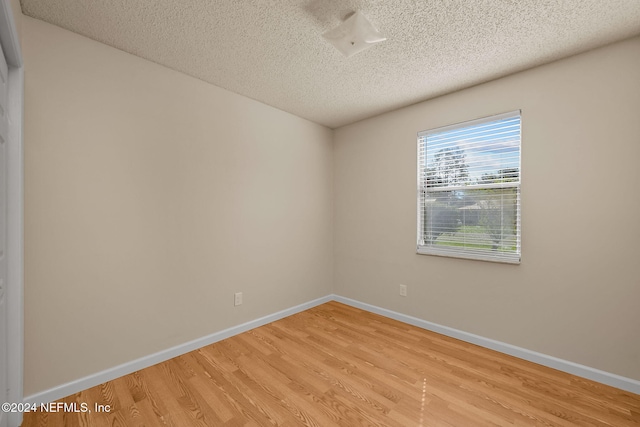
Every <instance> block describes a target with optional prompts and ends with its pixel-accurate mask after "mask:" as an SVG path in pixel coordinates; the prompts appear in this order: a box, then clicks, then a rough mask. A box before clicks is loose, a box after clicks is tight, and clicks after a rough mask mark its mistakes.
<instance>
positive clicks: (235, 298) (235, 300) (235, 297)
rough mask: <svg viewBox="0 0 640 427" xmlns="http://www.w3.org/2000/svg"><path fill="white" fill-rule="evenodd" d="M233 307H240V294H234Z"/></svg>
mask: <svg viewBox="0 0 640 427" xmlns="http://www.w3.org/2000/svg"><path fill="white" fill-rule="evenodd" d="M233 305H242V292H236V293H235V294H234V298H233Z"/></svg>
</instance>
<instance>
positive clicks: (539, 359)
mask: <svg viewBox="0 0 640 427" xmlns="http://www.w3.org/2000/svg"><path fill="white" fill-rule="evenodd" d="M329 301H338V302H341V303H343V304H347V305H350V306H352V307H356V308H360V309H362V310H366V311H370V312H372V313H376V314H379V315H381V316H384V317H388V318H391V319H395V320H398V321H400V322H404V323H407V324H410V325H414V326H417V327H419V328H423V329H427V330H429V331H433V332H437V333H439V334H442V335H446V336H449V337H452V338H457V339H459V340H461V341H465V342H469V343H472V344H477V345H479V346H481V347H485V348H489V349H491V350H496V351H499V352H501V353H504V354H508V355H511V356H515V357H518V358H520V359H524V360H528V361H530V362H534V363H537V364H540V365H543V366H548V367H550V368H553V369H557V370H559V371H563V372H567V373H570V374H573V375H576V376H579V377H583V378H587V379H590V380H593V381H597V382H599V383H602V384H607V385H610V386H612V387H616V388H619V389H622V390H626V391H629V392H631V393H636V394H640V381H637V380H634V379H631V378H625V377H622V376H620V375H616V374H611V373H609V372H605V371H601V370H598V369H594V368H590V367H588V366H584V365H580V364H577V363H573V362H569V361H567V360H562V359H558V358H556V357H553V356H548V355H546V354H542V353H538V352H535V351H531V350H527V349H524V348H521V347H516V346H514V345H511V344H506V343H503V342H500V341H496V340H492V339H489V338H484V337H481V336H479V335H474V334H470V333H468V332H464V331H460V330H458V329H453V328H449V327H447V326H442V325H438V324H436V323H432V322H428V321H426V320H422V319H418V318H417V317H412V316H408V315H406V314H402V313H397V312H395V311H391V310H387V309H386V308H381V307H376V306H374V305H370V304H366V303H363V302H360V301H356V300H353V299H350V298H346V297H342V296H340V295H334V294H331V295H327V296H324V297H322V298H318V299H315V300H313V301H309V302H306V303H304V304H300V305H297V306H295V307H291V308H288V309H285V310H282V311H279V312H277V313H273V314H270V315H268V316H264V317H261V318H259V319H255V320H252V321H249V322H246V323H243V324H241V325H238V326H234V327H231V328H228V329H225V330H223V331H220V332H216V333H213V334H211V335H207V336H205V337H202V338H198V339H196V340H193V341H189V342H187V343H184V344H181V345H177V346H175V347H171V348H169V349H167V350H163V351H159V352H157V353H154V354H151V355H149V356H145V357H141V358H139V359H136V360H133V361H131V362H128V363H124V364H122V365H119V366H115V367H113V368H110V369H107V370H104V371H101V372H98V373H95V374H93V375H89V376H87V377H84V378H80V379H77V380H75V381H71V382H68V383H66V384H62V385H60V386H57V387H54V388H51V389H49V390H45V391H42V392H40V393H36V394H33V395H31V396H27V397H25V398H24V402H25V403H37V404H39V403H49V402H53V401H54V400H58V399H61V398H63V397H66V396H69V395H71V394H75V393H78V392H80V391H82V390H86V389H88V388H91V387H94V386H96V385H99V384H102V383H104V382H107V381H111V380H114V379H116V378H120V377H121V376H123V375H128V374H130V373H132V372H135V371H139V370H140V369H144V368H147V367H149V366H153V365H155V364H158V363H160V362H164V361H165V360H169V359H172V358H174V357H177V356H180V355H182V354H185V353H188V352H190V351H193V350H197V349H199V348H201V347H204V346H207V345H209V344H213V343H215V342H218V341H221V340H223V339H226V338H229V337H232V336H234V335H238V334H241V333H243V332H246V331H249V330H251V329H254V328H257V327H259V326H263V325H266V324H268V323H271V322H275V321H276V320H280V319H282V318H285V317H287V316H291V315H292V314H296V313H299V312H301V311H304V310H307V309H309V308H312V307H315V306H318V305H320V304H324V303H326V302H329Z"/></svg>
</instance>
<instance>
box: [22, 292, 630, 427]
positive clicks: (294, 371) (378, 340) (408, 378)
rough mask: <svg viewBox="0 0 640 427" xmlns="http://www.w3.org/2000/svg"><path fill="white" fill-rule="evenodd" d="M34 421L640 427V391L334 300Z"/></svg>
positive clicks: (29, 417)
mask: <svg viewBox="0 0 640 427" xmlns="http://www.w3.org/2000/svg"><path fill="white" fill-rule="evenodd" d="M62 400H63V401H64V402H78V403H82V402H85V403H88V404H89V407H90V408H93V405H94V404H95V403H99V404H103V405H110V406H111V408H112V410H111V412H110V413H96V412H92V413H80V414H76V413H57V414H54V413H49V414H42V413H29V414H25V418H24V423H23V427H31V426H65V427H66V426H92V427H94V426H95V427H101V426H165V425H166V426H176V427H188V426H318V427H326V426H345V427H354V426H399V427H408V426H455V427H466V426H485V425H491V426H510V425H518V426H529V425H536V426H538V425H543V426H575V425H578V426H616V427H619V426H637V425H640V395H636V394H632V393H628V392H624V391H622V390H618V389H615V388H612V387H608V386H605V385H602V384H598V383H595V382H592V381H588V380H585V379H581V378H578V377H574V376H571V375H569V374H565V373H562V372H559V371H555V370H553V369H549V368H545V367H542V366H539V365H535V364H533V363H530V362H526V361H523V360H520V359H516V358H513V357H510V356H505V355H503V354H500V353H497V352H494V351H491V350H487V349H483V348H481V347H478V346H474V345H472V344H467V343H464V342H462V341H458V340H455V339H452V338H447V337H444V336H442V335H438V334H435V333H432V332H428V331H425V330H422V329H419V328H416V327H413V326H409V325H406V324H404V323H400V322H397V321H394V320H390V319H387V318H384V317H381V316H378V315H375V314H371V313H368V312H365V311H362V310H358V309H355V308H352V307H349V306H346V305H343V304H340V303H337V302H330V303H327V304H324V305H321V306H319V307H316V308H313V309H310V310H307V311H305V312H303V313H299V314H296V315H294V316H291V317H288V318H286V319H283V320H279V321H277V322H273V323H271V324H269V325H266V326H262V327H260V328H257V329H254V330H252V331H249V332H245V333H243V334H240V335H237V336H235V337H233V338H229V339H226V340H224V341H221V342H218V343H216V344H213V345H210V346H207V347H204V348H201V349H199V350H196V351H193V352H191V353H188V354H185V355H183V356H180V357H177V358H175V359H171V360H169V361H167V362H164V363H161V364H158V365H155V366H152V367H150V368H147V369H144V370H141V371H138V372H135V373H133V374H131V375H127V376H125V377H122V378H119V379H117V380H114V381H110V382H107V383H105V384H102V385H100V386H97V387H93V388H91V389H88V390H86V391H83V392H81V393H78V394H76V395H73V396H69V397H67V398H65V399H62Z"/></svg>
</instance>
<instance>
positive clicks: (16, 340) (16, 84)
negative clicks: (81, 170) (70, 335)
mask: <svg viewBox="0 0 640 427" xmlns="http://www.w3.org/2000/svg"><path fill="white" fill-rule="evenodd" d="M17 12H18V13H22V11H17ZM0 43H2V49H3V50H4V54H5V56H6V59H7V65H8V66H9V78H8V89H9V93H8V103H7V107H8V110H7V116H8V119H9V132H8V135H9V140H8V141H7V142H6V144H7V153H6V156H7V157H6V160H7V186H8V188H7V190H8V191H7V253H6V256H7V287H6V295H5V296H6V304H7V339H8V348H7V363H8V369H9V372H8V376H7V384H8V387H9V393H8V398H9V402H15V403H20V402H22V400H23V398H24V395H23V388H22V381H23V349H24V320H23V319H24V315H23V313H24V310H23V307H24V298H23V277H24V273H23V265H24V264H23V256H24V255H23V254H24V252H23V221H24V220H23V218H24V216H23V206H24V147H23V140H22V138H23V126H24V124H23V112H24V66H23V62H22V51H21V49H20V40H19V39H18V31H17V29H16V25H15V23H14V22H13V13H12V11H11V4H10V0H0ZM7 415H8V422H9V427H18V426H19V425H20V424H22V414H21V413H9V414H7Z"/></svg>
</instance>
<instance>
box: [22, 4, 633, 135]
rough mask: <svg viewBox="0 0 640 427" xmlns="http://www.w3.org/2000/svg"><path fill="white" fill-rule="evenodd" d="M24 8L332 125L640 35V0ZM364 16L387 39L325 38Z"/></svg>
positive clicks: (25, 11) (263, 100)
mask: <svg viewBox="0 0 640 427" xmlns="http://www.w3.org/2000/svg"><path fill="white" fill-rule="evenodd" d="M21 5H22V10H23V13H24V14H26V15H29V16H31V17H34V18H38V19H41V20H43V21H46V22H49V23H52V24H54V25H58V26H60V27H63V28H66V29H68V30H71V31H74V32H76V33H79V34H82V35H84V36H87V37H89V38H92V39H94V40H98V41H100V42H103V43H106V44H108V45H110V46H114V47H116V48H118V49H121V50H123V51H126V52H129V53H132V54H134V55H138V56H140V57H142V58H146V59H148V60H151V61H153V62H156V63H158V64H162V65H165V66H167V67H169V68H172V69H174V70H178V71H181V72H183V73H186V74H188V75H191V76H194V77H197V78H199V79H202V80H204V81H207V82H210V83H212V84H214V85H217V86H220V87H223V88H226V89H228V90H231V91H233V92H236V93H239V94H242V95H245V96H248V97H250V98H253V99H256V100H259V101H262V102H264V103H266V104H269V105H272V106H274V107H277V108H279V109H282V110H284V111H288V112H290V113H293V114H295V115H298V116H300V117H304V118H307V119H309V120H312V121H314V122H317V123H320V124H323V125H326V126H329V127H331V128H335V127H339V126H342V125H345V124H349V123H352V122H355V121H357V120H360V119H363V118H366V117H370V116H373V115H376V114H380V113H383V112H385V111H389V110H393V109H396V108H398V107H402V106H406V105H410V104H413V103H416V102H419V101H423V100H426V99H429V98H433V97H435V96H439V95H442V94H445V93H448V92H452V91H455V90H459V89H462V88H465V87H469V86H472V85H475V84H478V83H482V82H485V81H488V80H492V79H495V78H497V77H501V76H504V75H507V74H511V73H514V72H516V71H520V70H523V69H527V68H531V67H534V66H537V65H540V64H544V63H547V62H550V61H553V60H556V59H559V58H562V57H566V56H569V55H573V54H576V53H579V52H583V51H585V50H588V49H591V48H594V47H598V46H602V45H604V44H607V43H611V42H614V41H617V40H622V39H624V38H628V37H631V36H633V35H636V34H640V0H449V1H446V0H423V1H419V0H395V1H393V0H386V1H384V0H378V1H375V0H253V1H249V0H216V1H211V0H182V1H176V0H146V1H145V0H129V1H127V0H107V1H104V0H21ZM355 10H360V11H361V12H363V13H364V14H365V16H367V17H368V18H369V20H370V21H371V22H372V23H373V24H374V25H375V26H376V27H377V28H378V29H379V30H380V32H382V34H383V35H384V36H386V37H387V39H388V40H387V41H386V42H383V43H380V44H377V45H375V46H374V47H372V48H371V49H368V50H366V51H364V52H361V53H358V54H356V55H354V56H352V57H351V58H345V57H344V56H342V54H341V53H339V52H338V51H337V50H336V49H335V48H334V47H333V46H331V45H330V44H329V43H328V42H327V41H326V40H325V39H323V38H322V36H321V35H322V33H324V32H325V31H327V30H329V29H331V28H333V27H335V26H336V25H338V24H339V23H340V22H341V21H342V20H344V19H345V17H347V16H349V15H350V14H351V13H352V12H354V11H355ZM639 73H640V70H639ZM639 75H640V74H639Z"/></svg>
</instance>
